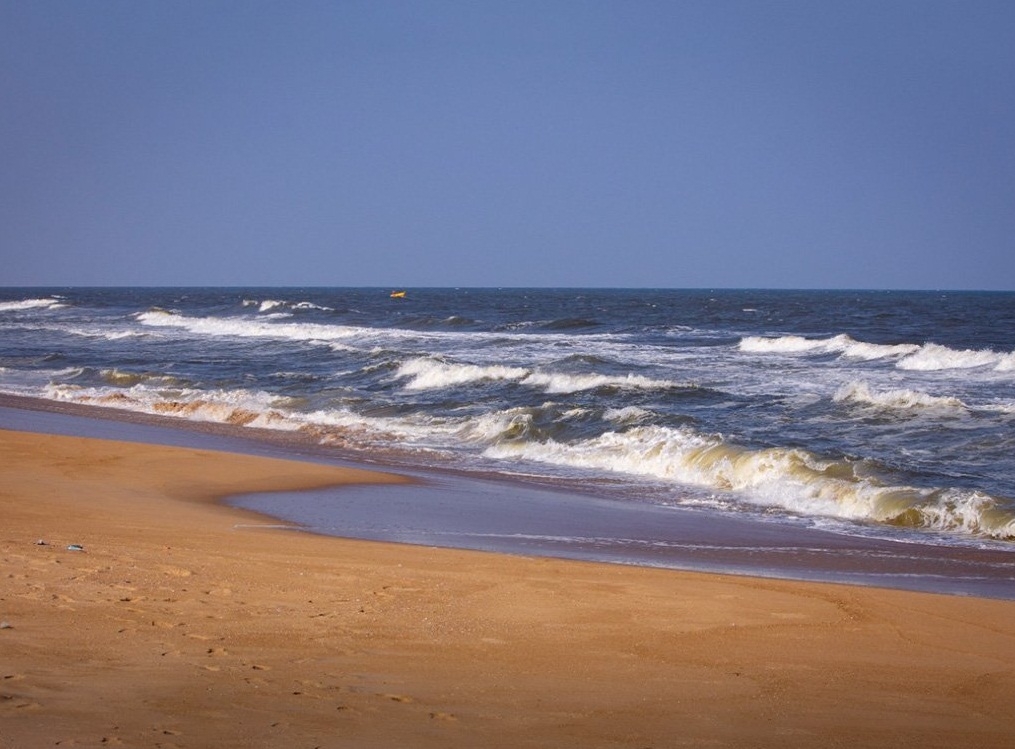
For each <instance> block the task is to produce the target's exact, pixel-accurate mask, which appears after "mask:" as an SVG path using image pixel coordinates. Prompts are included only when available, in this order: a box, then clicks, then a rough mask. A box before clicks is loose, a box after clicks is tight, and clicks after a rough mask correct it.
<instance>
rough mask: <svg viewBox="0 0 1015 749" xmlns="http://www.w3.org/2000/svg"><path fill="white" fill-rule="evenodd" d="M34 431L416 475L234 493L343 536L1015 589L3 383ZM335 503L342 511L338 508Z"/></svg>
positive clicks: (915, 586)
mask: <svg viewBox="0 0 1015 749" xmlns="http://www.w3.org/2000/svg"><path fill="white" fill-rule="evenodd" d="M0 423H3V424H11V425H13V426H14V428H19V429H23V430H26V431H49V432H52V433H60V434H69V435H76V436H85V437H103V438H107V439H120V440H128V441H134V442H149V443H153V444H168V445H177V446H185V447H198V448H207V449H215V450H226V451H230V452H240V453H244V454H251V455H259V456H265V457H269V458H286V459H296V460H302V461H310V462H314V463H320V464H326V465H333V466H334V465H338V466H343V467H351V468H361V469H362V468H365V469H368V470H374V471H386V472H396V473H398V474H399V475H402V476H405V477H411V478H412V479H413V481H412V482H411V484H412V486H411V487H410V486H405V487H403V488H399V487H397V486H392V485H389V486H386V487H382V486H374V487H356V488H349V487H346V488H344V489H343V490H342V491H341V492H340V493H338V494H336V493H335V492H333V491H332V490H330V489H326V488H325V489H321V490H318V491H316V492H312V491H302V492H299V493H290V494H285V493H281V492H277V493H264V492H261V493H258V494H257V495H256V496H252V497H245V496H242V493H240V495H236V496H233V497H232V498H230V500H229V501H228V503H229V504H231V505H234V506H238V507H243V508H246V509H250V510H254V511H256V512H259V513H261V514H263V515H266V516H270V517H272V518H275V519H276V521H277V522H279V523H283V524H285V523H289V524H295V525H298V526H300V527H301V528H302V529H303V530H306V531H309V532H311V533H319V534H322V535H325V536H330V537H339V538H360V539H366V540H374V541H385V542H397V543H408V544H416V545H421V546H440V547H445V548H460V549H473V550H478V551H491V552H496V553H507V554H514V555H520V556H535V557H540V556H545V557H553V558H564V559H574V560H584V561H598V562H611V563H618V564H626V565H634V566H640V567H647V568H664V569H669V570H684V571H696V572H704V573H715V574H735V575H747V576H759V577H765V578H769V579H781V580H801V581H811V582H830V583H841V584H846V585H863V586H871V587H886V588H893V589H903V590H914V591H924V592H931V593H946V594H950V595H962V596H976V597H987V598H1000V599H1008V600H1012V599H1015V553H1013V552H1012V551H1009V550H1007V549H991V548H986V549H978V548H975V547H961V546H939V545H933V544H929V543H909V542H906V541H902V540H897V541H892V540H886V539H883V538H874V537H865V536H856V535H844V534H841V533H834V532H830V531H825V530H820V529H816V528H810V527H803V526H790V525H787V524H784V523H765V522H761V521H758V520H756V519H745V518H742V517H736V516H724V515H720V514H715V513H704V512H699V511H694V510H686V509H680V508H672V507H669V508H668V507H660V506H656V505H651V504H647V503H644V504H643V503H631V502H620V501H616V500H613V499H609V498H603V497H599V496H596V495H592V494H578V493H575V492H574V491H568V490H566V489H562V488H560V487H552V486H546V485H545V484H533V483H531V482H525V481H521V480H510V479H508V478H504V477H499V478H498V477H493V478H491V477H487V476H482V475H480V476H477V475H473V474H466V473H455V472H452V471H447V470H445V471H441V470H437V469H433V470H426V469H422V468H419V467H414V466H408V465H404V464H399V463H385V462H384V456H383V455H381V456H378V457H379V459H378V457H375V459H374V460H372V461H370V460H369V459H370V456H367V455H363V454H358V453H352V452H346V451H338V450H335V449H333V448H332V447H330V446H329V447H327V448H324V447H322V446H321V445H319V444H318V443H317V442H316V441H315V440H313V439H312V438H310V437H308V436H306V435H303V434H301V433H291V432H279V431H275V430H269V429H251V428H249V427H239V426H235V425H229V424H221V423H217V422H192V421H189V420H181V419H179V418H174V417H168V416H156V415H149V414H143V413H137V412H132V411H123V410H118V409H111V408H103V407H97V406H90V405H81V404H76V403H63V402H60V401H49V400H43V399H35V398H25V397H19V396H8V395H0ZM328 507H332V508H333V509H332V510H331V511H330V512H329V511H328V510H327V509H325V508H328Z"/></svg>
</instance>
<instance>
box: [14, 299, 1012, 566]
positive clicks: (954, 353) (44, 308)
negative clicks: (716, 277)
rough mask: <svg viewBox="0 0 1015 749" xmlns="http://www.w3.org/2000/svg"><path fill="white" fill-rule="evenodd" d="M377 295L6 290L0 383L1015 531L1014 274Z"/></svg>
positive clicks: (426, 461)
mask: <svg viewBox="0 0 1015 749" xmlns="http://www.w3.org/2000/svg"><path fill="white" fill-rule="evenodd" d="M390 292H391V290H390V289H361V288H356V289H343V288H337V289H324V288H307V289H297V288H245V289H239V288H209V289H196V288H167V289H116V288H108V289H106V288H103V289H86V288H61V289H39V288H32V289H14V288H6V289H0V392H2V393H6V394H11V395H19V396H29V397H33V398H39V399H45V400H48V401H55V402H61V403H68V402H69V403H74V404H83V405H94V406H104V407H111V408H116V409H121V410H124V411H127V412H135V413H138V412H139V413H147V414H156V415H160V416H169V417H174V418H176V419H180V420H184V421H186V422H188V423H189V422H213V423H221V424H229V425H235V426H236V427H239V428H252V427H256V428H259V429H265V430H274V431H275V432H279V433H283V432H284V433H289V434H292V435H294V436H297V435H298V436H299V437H300V438H301V439H303V440H308V441H310V442H313V443H314V444H315V445H318V446H320V448H321V449H324V450H329V449H330V450H334V451H335V452H336V454H337V453H341V454H342V455H343V456H347V457H348V456H354V457H355V456H356V455H362V456H364V457H365V458H366V457H369V459H370V460H371V461H377V460H378V459H380V460H381V461H382V462H384V463H388V464H391V465H394V466H403V467H406V468H409V469H412V468H425V469H437V470H446V471H451V472H457V473H464V474H469V475H475V476H477V477H485V478H494V479H496V478H503V479H507V480H509V481H512V482H527V483H529V484H534V485H538V486H540V487H549V488H560V489H566V490H568V491H570V492H572V494H573V493H575V492H578V493H580V494H584V495H587V496H589V497H595V498H596V500H597V501H609V502H619V503H624V504H625V505H626V506H632V507H644V508H646V511H648V508H651V512H659V511H660V508H672V509H680V510H683V511H690V512H694V513H696V517H700V518H710V517H711V518H720V517H722V518H736V519H738V521H746V522H749V523H755V524H757V527H759V528H761V527H763V526H764V527H766V528H770V527H772V525H773V524H774V525H775V526H777V527H784V528H797V529H798V528H816V529H822V530H826V531H830V532H833V533H835V534H838V535H840V536H850V537H863V538H875V539H882V540H893V541H903V542H905V543H907V544H922V545H926V546H931V547H952V548H979V549H990V550H994V551H998V550H1000V551H1010V550H1012V549H1015V543H1013V542H1015V293H993V292H991V293H987V292H982V293H979V292H930V291H927V292H908V291H907V292H902V291H765V290H619V289H604V290H593V289H426V288H423V289H408V290H406V293H405V295H404V297H399V298H395V297H392V295H391V293H390ZM0 425H2V424H0ZM456 512H459V513H461V512H465V513H467V512H468V508H467V507H466V508H463V509H460V510H457V511H456ZM576 512H578V514H580V510H577V511H576ZM322 522H324V521H322ZM325 524H327V523H325Z"/></svg>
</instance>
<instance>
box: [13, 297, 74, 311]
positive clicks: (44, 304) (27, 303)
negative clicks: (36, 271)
mask: <svg viewBox="0 0 1015 749" xmlns="http://www.w3.org/2000/svg"><path fill="white" fill-rule="evenodd" d="M65 306H66V305H65V304H64V303H63V302H61V301H60V300H59V299H56V298H54V297H47V298H45V299H22V300H20V301H17V302H0V312H18V311H21V310H26V309H58V308H60V307H65Z"/></svg>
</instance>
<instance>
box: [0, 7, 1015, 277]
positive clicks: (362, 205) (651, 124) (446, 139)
mask: <svg viewBox="0 0 1015 749" xmlns="http://www.w3.org/2000/svg"><path fill="white" fill-rule="evenodd" d="M1013 39H1015V3H1011V2H1009V1H1008V0H1003V1H1002V2H994V1H986V0H948V1H943V0H874V1H870V0H842V1H841V2H831V1H826V2H822V1H821V0H801V1H796V0H752V1H750V2H740V1H737V0H700V1H695V2H689V1H684V0H666V1H664V2H654V1H652V0H641V1H639V0H616V1H611V2H603V1H600V0H574V1H572V0H537V1H532V0H504V1H502V2H489V1H487V0H417V1H416V2H402V1H401V0H368V1H365V2H359V1H358V0H328V1H327V2H317V1H316V0H302V1H301V0H286V1H285V2H281V1H280V2H261V1H259V0H237V1H235V2H234V1H225V0H172V1H170V0H161V1H159V2H151V1H149V0H122V1H121V0H89V1H88V2H84V1H77V0H0V286H23V285H32V286H51V285H81V286H91V285H109V286H121V285H124V286H135V285H137V286H178V285H193V286H250V285H259V286H384V287H413V286H415V287H422V286H452V287H454V286H485V287H488V286H494V287H497V286H501V287H512V286H515V287H516V286H531V287H635V288H637V287H655V288H745V287H750V288H851V289H852V288H865V289H866V288H870V289H989V290H1015V44H1013V43H1012V40H1013Z"/></svg>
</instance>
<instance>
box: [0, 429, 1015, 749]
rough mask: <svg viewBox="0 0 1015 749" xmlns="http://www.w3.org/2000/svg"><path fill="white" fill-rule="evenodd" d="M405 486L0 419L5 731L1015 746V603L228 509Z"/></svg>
mask: <svg viewBox="0 0 1015 749" xmlns="http://www.w3.org/2000/svg"><path fill="white" fill-rule="evenodd" d="M384 480H391V481H398V480H399V479H398V478H397V477H393V476H383V475H377V474H373V473H367V472H363V471H357V470H355V469H351V468H340V467H334V466H327V465H320V464H312V463H302V462H299V463H298V462H292V461H279V460H273V459H269V458H265V457H256V456H249V455H238V454H230V453H219V452H210V451H204V450H197V449H193V448H187V447H168V446H156V445H145V444H137V443H124V442H115V441H104V440H96V439H83V438H77V437H63V436H52V435H40V434H31V433H24V432H13V431H0V512H2V517H3V525H2V531H0V558H2V560H3V577H2V578H0V579H2V581H3V582H2V585H0V626H2V628H0V653H2V658H0V745H2V746H4V747H19V748H20V747H36V746H53V745H59V746H96V747H98V746H116V745H122V746H135V747H146V746H153V747H154V746H164V747H173V746H177V747H212V746H215V747H274V746H293V747H297V746H298V747H304V746H305V747H312V746H321V747H396V746H413V747H474V746H490V747H642V748H644V747H657V748H658V747H674V746H728V747H769V746H771V747H776V746H778V747H814V746H864V747H870V746H884V747H889V746H891V747H907V746H912V747H967V746H968V747H973V746H976V747H1008V746H1011V736H1012V735H1015V717H1013V716H1012V712H1011V708H1010V706H1011V704H1012V699H1013V697H1015V602H1011V601H1000V600H989V599H981V598H966V597H956V596H942V595H932V594H924V593H908V592H900V591H889V590H880V589H874V588H861V587H852V586H845V585H827V584H817V583H797V582H784V581H775V580H763V579H758V578H751V577H731V576H721V575H706V574H698V573H688V572H676V571H672V570H658V569H645V568H634V567H627V566H619V565H606V564H598V563H587V562H574V561H565V560H550V559H540V558H525V557H517V556H507V555H500V554H492V553H482V552H471V551H456V550H446V549H433V548H428V547H422V546H409V545H398V544H385V543H376V542H369V541H352V540H344V539H335V538H326V537H320V536H314V535H311V534H307V533H302V532H295V531H292V530H284V529H278V528H277V526H278V521H276V520H274V519H272V518H269V517H266V516H263V515H259V514H256V513H253V512H249V511H244V510H238V509H235V508H232V507H228V506H225V505H223V504H222V503H221V502H220V500H221V499H222V497H224V496H225V495H230V494H236V493H246V492H252V491H266V490H296V489H300V488H309V487H321V486H326V485H336V484H343V483H349V482H353V483H357V482H364V481H384ZM38 541H44V542H45V543H44V544H39V543H38ZM73 544H77V545H80V546H81V547H83V548H82V550H72V549H70V548H68V547H70V546H71V545H73Z"/></svg>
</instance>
